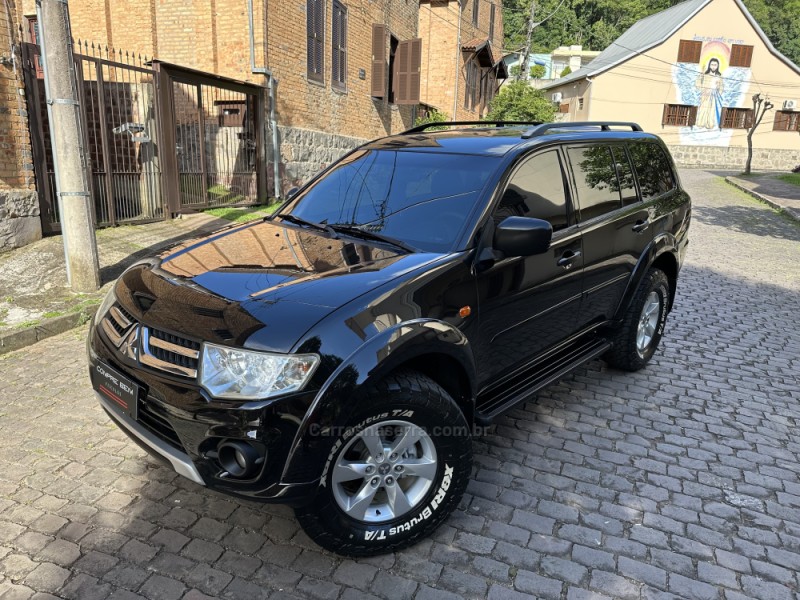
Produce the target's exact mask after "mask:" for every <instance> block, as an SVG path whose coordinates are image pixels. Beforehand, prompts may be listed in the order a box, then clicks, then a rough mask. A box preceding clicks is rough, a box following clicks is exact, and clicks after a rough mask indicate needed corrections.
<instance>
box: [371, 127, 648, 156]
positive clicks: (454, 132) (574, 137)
mask: <svg viewBox="0 0 800 600" xmlns="http://www.w3.org/2000/svg"><path fill="white" fill-rule="evenodd" d="M442 125H448V124H438V123H431V124H429V125H428V126H427V127H428V129H422V128H414V129H410V130H408V131H406V132H403V133H400V134H397V135H393V136H389V137H385V138H380V139H378V140H375V141H372V142H369V143H367V144H365V145H364V146H362V149H365V150H411V151H416V152H431V153H442V152H445V153H450V154H472V155H483V156H504V155H506V154H508V153H509V152H511V151H512V150H524V149H526V148H529V147H533V146H538V145H543V144H547V143H551V142H555V141H559V142H588V141H592V142H596V141H611V140H617V141H621V140H632V139H651V140H658V139H659V138H658V136H655V135H653V134H649V133H644V132H642V131H641V128H640V127H639V126H638V125H636V124H635V123H608V124H601V123H597V122H574V123H545V124H541V123H539V124H535V123H531V124H526V125H522V124H503V125H501V126H496V125H488V126H485V127H481V126H480V125H481V123H479V122H477V123H474V124H473V123H470V124H469V125H468V126H464V125H463V124H462V123H458V124H456V123H453V124H452V127H451V128H450V129H445V130H433V131H431V130H430V129H429V128H430V127H437V126H442ZM611 126H614V127H624V129H619V128H617V129H612V128H611Z"/></svg>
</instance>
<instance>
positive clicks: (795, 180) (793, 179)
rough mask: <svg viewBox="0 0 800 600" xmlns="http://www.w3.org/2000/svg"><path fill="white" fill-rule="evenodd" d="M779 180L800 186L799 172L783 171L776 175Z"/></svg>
mask: <svg viewBox="0 0 800 600" xmlns="http://www.w3.org/2000/svg"><path fill="white" fill-rule="evenodd" d="M778 179H780V180H781V181H784V182H786V183H791V184H792V185H797V186H800V173H785V174H784V175H781V176H779V177H778Z"/></svg>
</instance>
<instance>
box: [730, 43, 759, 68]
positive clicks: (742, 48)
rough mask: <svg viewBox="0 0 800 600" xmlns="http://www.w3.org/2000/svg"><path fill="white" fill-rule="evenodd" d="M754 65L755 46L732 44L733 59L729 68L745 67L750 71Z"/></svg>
mask: <svg viewBox="0 0 800 600" xmlns="http://www.w3.org/2000/svg"><path fill="white" fill-rule="evenodd" d="M752 63H753V46H750V45H747V44H731V59H730V61H729V62H728V66H729V67H744V68H747V69H749V68H750V65H751V64H752Z"/></svg>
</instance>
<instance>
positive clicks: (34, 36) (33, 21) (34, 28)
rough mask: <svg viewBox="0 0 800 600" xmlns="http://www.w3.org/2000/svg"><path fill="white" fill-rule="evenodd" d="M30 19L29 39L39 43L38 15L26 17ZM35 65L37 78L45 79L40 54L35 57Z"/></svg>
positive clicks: (33, 42)
mask: <svg viewBox="0 0 800 600" xmlns="http://www.w3.org/2000/svg"><path fill="white" fill-rule="evenodd" d="M25 19H26V20H27V21H28V39H29V41H30V42H31V43H32V44H36V45H37V46H38V45H39V20H38V19H37V18H36V17H25ZM33 66H34V68H35V69H36V78H37V79H44V71H43V70H42V61H41V60H39V55H38V54H37V55H35V56H34V57H33Z"/></svg>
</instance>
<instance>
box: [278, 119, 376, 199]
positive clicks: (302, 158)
mask: <svg viewBox="0 0 800 600" xmlns="http://www.w3.org/2000/svg"><path fill="white" fill-rule="evenodd" d="M278 135H279V137H280V149H281V179H282V180H283V191H284V192H286V191H287V190H288V189H289V188H292V187H295V186H300V185H301V184H303V183H305V182H306V181H308V180H309V179H311V177H312V176H314V175H315V174H317V173H319V172H320V171H321V170H322V169H324V168H325V167H327V166H328V165H330V164H331V163H333V162H335V161H336V160H338V159H339V158H340V157H341V156H343V155H344V154H346V153H347V152H349V151H350V150H352V149H353V148H355V147H356V146H359V145H361V144H363V143H365V142H366V141H367V140H365V139H361V138H354V137H348V136H344V135H336V134H333V133H323V132H321V131H313V130H310V129H301V128H299V127H278ZM270 190H271V188H270Z"/></svg>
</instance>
